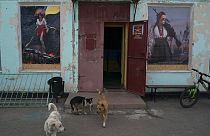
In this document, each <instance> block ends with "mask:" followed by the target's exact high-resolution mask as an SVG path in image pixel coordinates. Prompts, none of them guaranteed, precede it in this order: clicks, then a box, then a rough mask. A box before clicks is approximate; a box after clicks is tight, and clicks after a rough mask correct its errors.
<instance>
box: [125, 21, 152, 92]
mask: <svg viewBox="0 0 210 136" xmlns="http://www.w3.org/2000/svg"><path fill="white" fill-rule="evenodd" d="M147 25H148V23H147V21H140V22H131V23H130V24H129V36H128V37H129V39H128V59H127V90H128V91H130V92H134V93H137V94H140V95H141V96H143V95H144V94H145V84H146V51H147Z"/></svg>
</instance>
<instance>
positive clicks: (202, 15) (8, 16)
mask: <svg viewBox="0 0 210 136" xmlns="http://www.w3.org/2000/svg"><path fill="white" fill-rule="evenodd" d="M24 3H27V4H32V5H33V4H35V5H36V4H39V5H42V4H58V5H60V6H61V26H60V28H61V30H60V34H61V41H60V42H61V70H60V71H52V70H48V71H43V70H41V69H40V70H39V71H23V70H22V62H21V41H20V40H21V37H20V19H19V18H20V14H19V13H20V11H19V6H20V5H21V4H24ZM149 4H172V5H182V4H191V5H192V10H193V14H192V28H191V30H192V35H191V37H192V40H191V43H193V45H192V46H191V57H190V64H189V68H191V67H194V68H198V69H199V70H201V71H203V72H205V73H209V59H210V38H209V37H210V23H209V18H210V12H208V11H209V10H208V9H209V8H210V1H204V0H200V1H199V0H184V1H183V0H158V1H157V0H147V1H146V0H141V1H140V2H139V4H138V8H137V14H136V18H135V21H139V20H147V19H148V5H149ZM77 6H78V5H77V3H76V4H75V10H74V11H75V18H74V17H73V6H72V3H71V1H70V0H62V1H61V0H0V48H1V66H2V73H21V72H25V73H35V72H38V73H40V72H43V73H48V72H50V73H53V74H55V75H61V76H62V77H63V78H64V80H65V83H66V84H65V86H66V91H67V92H68V91H78V90H77V85H78V7H77ZM130 11H131V13H130V14H131V18H130V20H131V21H133V11H134V8H133V5H131V10H130ZM191 79H192V78H191V71H190V70H186V71H164V70H163V71H147V84H168V85H170V84H192V80H191Z"/></svg>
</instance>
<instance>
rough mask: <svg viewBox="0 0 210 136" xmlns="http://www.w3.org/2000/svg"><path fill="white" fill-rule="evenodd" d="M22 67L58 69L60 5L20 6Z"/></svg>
mask: <svg viewBox="0 0 210 136" xmlns="http://www.w3.org/2000/svg"><path fill="white" fill-rule="evenodd" d="M20 13H21V36H22V37H21V41H22V62H23V69H60V6H55V5H53V6H46V5H45V6H28V5H27V6H21V7H20Z"/></svg>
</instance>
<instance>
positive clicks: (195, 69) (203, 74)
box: [192, 68, 210, 77]
mask: <svg viewBox="0 0 210 136" xmlns="http://www.w3.org/2000/svg"><path fill="white" fill-rule="evenodd" d="M192 70H193V71H195V72H198V74H200V75H204V76H206V77H210V76H209V75H207V74H205V73H202V72H200V71H198V70H197V69H194V68H192Z"/></svg>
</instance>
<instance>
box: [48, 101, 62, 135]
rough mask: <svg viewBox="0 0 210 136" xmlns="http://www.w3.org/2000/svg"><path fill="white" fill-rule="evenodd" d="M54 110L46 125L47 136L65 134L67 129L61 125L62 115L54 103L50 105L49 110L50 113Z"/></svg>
mask: <svg viewBox="0 0 210 136" xmlns="http://www.w3.org/2000/svg"><path fill="white" fill-rule="evenodd" d="M52 108H53V111H52V112H51V113H50V115H49V117H48V118H47V120H46V121H45V123H44V131H45V132H46V136H56V134H57V132H63V131H64V130H65V128H64V127H63V125H62V123H61V115H60V113H59V112H58V110H57V107H56V106H55V104H53V103H49V104H48V110H49V111H50V110H51V109H52Z"/></svg>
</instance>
